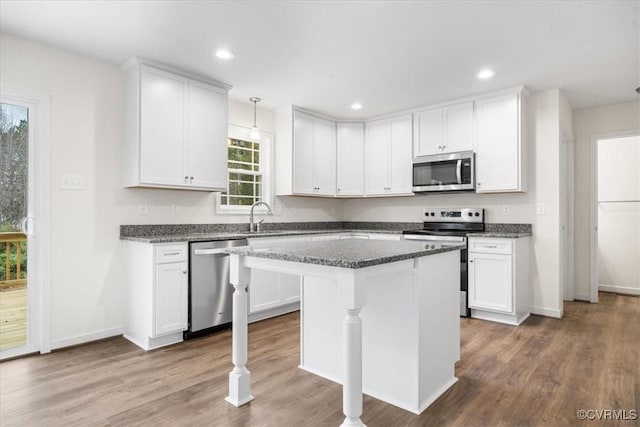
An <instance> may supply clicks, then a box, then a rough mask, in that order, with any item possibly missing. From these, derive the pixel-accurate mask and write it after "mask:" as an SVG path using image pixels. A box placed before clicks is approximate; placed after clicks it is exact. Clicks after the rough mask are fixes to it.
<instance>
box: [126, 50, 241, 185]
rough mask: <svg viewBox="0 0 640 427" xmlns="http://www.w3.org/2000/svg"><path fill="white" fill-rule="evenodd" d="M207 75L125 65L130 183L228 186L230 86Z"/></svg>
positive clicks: (142, 62) (140, 63) (141, 62)
mask: <svg viewBox="0 0 640 427" xmlns="http://www.w3.org/2000/svg"><path fill="white" fill-rule="evenodd" d="M167 68H169V67H167ZM204 80H205V79H204V78H203V79H202V81H201V80H197V79H194V78H193V77H192V76H191V75H190V74H188V73H186V72H184V73H182V72H178V71H176V70H173V69H170V70H169V69H163V68H161V66H158V65H157V64H153V65H151V64H149V62H148V61H146V60H140V59H136V60H134V61H133V62H130V63H128V64H127V65H126V66H125V85H126V104H125V111H126V117H125V123H126V126H125V146H124V150H123V152H124V163H125V167H124V170H125V186H126V187H158V188H177V189H189V190H203V191H219V190H224V189H226V182H227V154H226V150H227V148H226V147H227V127H228V89H229V88H230V86H227V85H224V84H222V83H218V84H213V83H212V81H204Z"/></svg>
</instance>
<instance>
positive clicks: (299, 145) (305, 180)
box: [293, 111, 316, 194]
mask: <svg viewBox="0 0 640 427" xmlns="http://www.w3.org/2000/svg"><path fill="white" fill-rule="evenodd" d="M314 125H315V121H314V119H313V117H311V116H309V115H307V114H303V113H300V112H298V111H296V112H294V113H293V145H294V147H293V155H294V159H293V192H294V193H296V194H315V188H316V185H315V169H314V155H315V153H314V144H313V139H314Z"/></svg>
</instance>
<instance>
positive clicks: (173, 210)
mask: <svg viewBox="0 0 640 427" xmlns="http://www.w3.org/2000/svg"><path fill="white" fill-rule="evenodd" d="M171 215H180V205H176V204H175V203H174V204H173V205H171Z"/></svg>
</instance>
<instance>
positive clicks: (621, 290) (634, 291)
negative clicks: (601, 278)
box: [598, 285, 640, 295]
mask: <svg viewBox="0 0 640 427" xmlns="http://www.w3.org/2000/svg"><path fill="white" fill-rule="evenodd" d="M598 290H599V291H605V292H615V293H617V294H627V295H640V289H639V288H629V287H626V286H610V285H598Z"/></svg>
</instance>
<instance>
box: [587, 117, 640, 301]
mask: <svg viewBox="0 0 640 427" xmlns="http://www.w3.org/2000/svg"><path fill="white" fill-rule="evenodd" d="M637 135H640V129H627V130H622V131H615V132H605V133H599V134H592V135H591V144H590V145H591V147H590V148H591V150H590V151H591V165H590V167H591V174H590V175H591V191H590V192H589V203H590V209H589V211H590V213H591V215H590V216H591V222H590V228H589V264H590V269H589V291H590V298H589V300H590V301H591V302H592V303H597V302H598V141H599V140H601V139H614V138H624V137H627V136H637Z"/></svg>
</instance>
